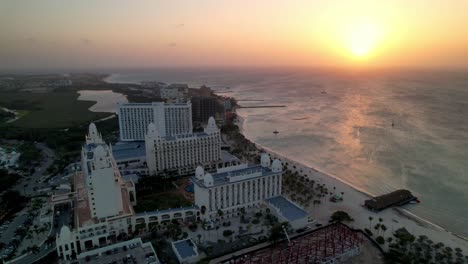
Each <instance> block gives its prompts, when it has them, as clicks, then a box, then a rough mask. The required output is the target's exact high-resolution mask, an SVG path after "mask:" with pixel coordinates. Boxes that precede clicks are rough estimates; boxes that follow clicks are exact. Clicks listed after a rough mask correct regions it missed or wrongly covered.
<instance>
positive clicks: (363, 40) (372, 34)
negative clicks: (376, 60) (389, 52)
mask: <svg viewBox="0 0 468 264" xmlns="http://www.w3.org/2000/svg"><path fill="white" fill-rule="evenodd" d="M381 34H382V32H381V29H379V28H378V26H377V25H375V24H372V23H369V22H366V23H359V24H356V25H352V26H350V27H349V28H348V29H347V30H346V36H345V39H344V42H345V43H344V45H345V47H346V48H347V49H348V51H349V52H351V54H352V56H353V57H357V58H364V57H368V56H370V55H371V54H372V52H373V51H374V50H375V49H376V48H377V46H378V44H379V41H380V38H381Z"/></svg>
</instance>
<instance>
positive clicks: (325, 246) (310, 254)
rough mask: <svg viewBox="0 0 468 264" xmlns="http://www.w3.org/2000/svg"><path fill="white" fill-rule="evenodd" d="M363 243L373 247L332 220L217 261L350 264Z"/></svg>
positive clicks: (354, 232)
mask: <svg viewBox="0 0 468 264" xmlns="http://www.w3.org/2000/svg"><path fill="white" fill-rule="evenodd" d="M364 243H366V247H370V248H372V247H373V246H372V245H370V243H369V241H368V240H367V239H366V238H365V237H364V235H363V234H362V233H361V232H359V231H355V230H353V229H351V228H349V227H348V226H346V225H344V224H342V223H333V224H330V225H327V226H324V227H321V228H318V229H316V230H313V231H310V232H307V233H303V234H299V235H297V236H295V237H292V238H290V239H289V237H288V238H287V239H284V240H282V241H281V242H279V243H276V244H271V245H265V246H263V247H260V248H256V249H252V250H251V251H248V249H247V250H243V251H239V252H236V253H237V255H232V257H231V258H230V259H225V260H221V261H220V262H219V263H235V264H253V263H275V264H280V263H281V264H282V263H284V264H286V263H323V264H326V263H344V262H346V263H353V262H355V261H356V260H355V256H358V255H360V254H361V250H362V247H363V244H364ZM366 255H367V254H366ZM372 255H373V256H374V257H375V255H374V253H372ZM352 260H354V261H352ZM359 262H360V261H359ZM355 263H358V262H355Z"/></svg>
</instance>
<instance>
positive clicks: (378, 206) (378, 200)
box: [364, 189, 416, 211]
mask: <svg viewBox="0 0 468 264" xmlns="http://www.w3.org/2000/svg"><path fill="white" fill-rule="evenodd" d="M413 200H416V197H414V196H413V195H412V194H411V192H410V191H408V190H403V189H401V190H396V191H394V192H391V193H389V194H384V195H381V196H377V197H374V198H372V199H369V200H366V201H364V205H365V206H366V207H367V208H369V209H371V210H374V211H380V210H383V209H385V208H388V207H390V206H393V205H403V204H406V203H409V202H410V201H413Z"/></svg>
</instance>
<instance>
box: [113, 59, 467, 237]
mask: <svg viewBox="0 0 468 264" xmlns="http://www.w3.org/2000/svg"><path fill="white" fill-rule="evenodd" d="M145 80H158V81H163V82H166V83H188V84H189V85H190V86H191V87H199V86H201V85H202V84H206V85H208V86H210V87H212V88H213V89H214V90H216V91H217V92H218V93H219V94H220V95H226V96H234V97H235V98H236V99H238V100H239V104H240V105H241V106H258V105H284V106H285V107H280V108H244V109H239V110H238V114H239V115H241V116H242V117H243V119H244V123H243V129H244V133H245V135H246V137H247V138H249V139H251V140H253V141H255V142H257V143H259V144H261V145H263V146H266V147H268V148H270V149H272V150H274V151H275V152H278V153H280V154H282V155H286V156H288V157H291V158H293V159H295V160H296V161H298V162H301V163H303V164H306V165H308V166H311V167H314V168H317V169H319V170H321V171H323V172H326V173H328V174H331V175H334V176H335V177H337V178H339V179H341V180H343V181H345V182H347V183H349V184H351V185H353V186H356V187H358V188H360V189H363V190H365V191H366V192H368V193H371V194H374V195H378V194H384V193H387V192H390V191H393V190H396V189H400V188H404V189H409V190H410V191H412V192H413V194H414V195H416V196H418V197H419V199H420V200H421V203H420V204H418V205H415V206H409V207H407V209H408V210H409V211H411V212H412V213H414V214H416V215H418V216H420V217H422V218H425V219H427V220H429V221H431V222H433V223H435V224H437V225H440V226H442V227H444V228H446V229H448V230H450V231H452V232H455V233H457V234H460V235H462V236H465V237H468V206H467V204H468V191H467V190H468V74H467V72H456V71H453V72H450V71H435V70H415V69H413V70H408V69H405V70H387V71H384V70H380V71H377V70H375V71H364V70H361V71H344V70H331V69H259V68H256V69H247V68H246V69H240V68H237V69H209V68H207V69H152V70H140V71H121V72H116V73H115V74H112V75H111V76H110V77H109V78H108V79H107V81H109V82H119V83H138V82H140V81H145ZM244 100H247V101H244ZM249 100H262V101H249ZM275 130H277V131H278V132H279V133H278V134H274V133H273V131H275Z"/></svg>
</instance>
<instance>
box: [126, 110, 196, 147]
mask: <svg viewBox="0 0 468 264" xmlns="http://www.w3.org/2000/svg"><path fill="white" fill-rule="evenodd" d="M118 114H119V129H120V139H121V140H122V141H136V140H144V139H145V134H146V131H147V128H148V125H149V124H150V123H153V124H155V125H156V128H157V129H158V131H159V133H160V134H161V135H162V136H172V135H180V134H187V133H192V130H193V125H192V104H191V103H190V102H183V103H163V102H154V103H125V104H119V110H118Z"/></svg>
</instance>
